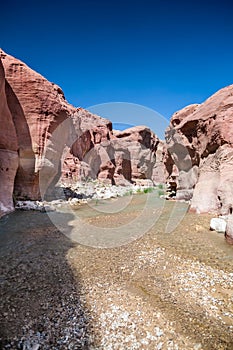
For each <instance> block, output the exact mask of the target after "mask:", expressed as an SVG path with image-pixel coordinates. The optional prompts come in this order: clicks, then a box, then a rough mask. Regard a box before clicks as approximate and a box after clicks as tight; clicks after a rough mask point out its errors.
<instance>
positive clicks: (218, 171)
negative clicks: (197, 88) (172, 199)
mask: <svg viewBox="0 0 233 350" xmlns="http://www.w3.org/2000/svg"><path fill="white" fill-rule="evenodd" d="M232 118H233V85H230V86H228V87H226V88H223V89H221V90H219V91H218V92H217V93H215V94H214V95H213V96H211V97H210V98H209V99H207V100H206V101H205V102H204V103H203V104H201V105H191V106H188V107H186V108H185V109H183V110H181V111H179V112H176V113H175V114H174V115H173V116H172V118H171V122H170V126H169V128H168V129H167V131H166V141H167V147H168V151H169V152H170V154H171V157H172V158H173V166H174V167H175V166H176V167H177V168H178V174H177V177H176V182H177V197H178V198H185V199H191V209H192V210H194V211H197V212H211V211H212V212H218V213H220V214H224V215H227V214H230V213H231V211H232V209H231V208H232V204H233V203H232V198H233V145H232V140H233V119H232ZM172 170H173V169H172V167H171V169H170V173H172Z"/></svg>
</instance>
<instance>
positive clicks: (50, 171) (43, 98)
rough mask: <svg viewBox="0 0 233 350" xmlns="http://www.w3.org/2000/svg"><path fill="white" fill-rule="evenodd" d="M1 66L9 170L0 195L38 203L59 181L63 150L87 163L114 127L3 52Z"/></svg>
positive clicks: (4, 161)
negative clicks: (74, 103) (70, 150)
mask: <svg viewBox="0 0 233 350" xmlns="http://www.w3.org/2000/svg"><path fill="white" fill-rule="evenodd" d="M0 60H1V62H2V65H1V96H0V97H1V102H0V103H1V110H2V112H1V121H2V123H1V125H2V126H3V127H2V128H1V134H2V135H1V136H2V137H1V141H0V142H1V146H0V149H1V154H3V152H4V155H2V156H1V164H2V169H5V168H6V169H9V170H8V180H6V184H4V181H5V180H4V181H2V182H1V188H3V186H4V187H5V190H1V193H2V196H3V197H4V198H5V196H6V193H7V192H6V191H8V192H9V193H11V194H12V191H13V188H14V196H15V197H17V199H32V200H37V199H40V198H41V192H42V195H43V194H44V193H45V192H46V190H47V187H48V186H49V185H52V184H53V183H55V182H56V181H57V180H58V179H59V177H60V175H61V158H62V156H63V155H64V149H67V150H68V149H69V148H70V147H73V148H74V150H73V153H75V154H76V153H77V156H78V157H79V159H80V160H82V158H83V157H84V155H85V154H86V153H87V152H88V151H89V150H90V148H92V147H93V146H94V144H96V143H99V142H101V140H104V139H105V138H106V139H109V138H110V136H109V134H110V133H111V122H110V121H108V120H106V119H103V118H100V117H98V116H95V115H93V114H91V113H89V112H88V111H85V110H83V109H82V108H78V109H76V108H74V107H73V106H72V105H70V104H69V103H68V102H67V101H66V100H65V97H64V94H63V92H62V90H61V88H60V87H58V86H57V85H55V84H53V83H50V82H49V81H47V80H46V79H45V78H44V77H43V76H41V75H40V74H38V73H36V72H35V71H33V70H32V69H31V68H29V67H28V66H27V65H26V64H24V63H23V62H21V61H20V60H18V59H16V58H14V57H12V56H10V55H7V54H6V53H5V52H3V51H2V50H0ZM4 70H5V76H6V79H4ZM13 139H14V142H13V141H12V140H13ZM6 150H7V152H8V153H6ZM12 152H15V153H12ZM11 163H12V164H13V163H14V166H13V165H12V166H11ZM42 169H43V170H42ZM16 170H17V172H16ZM41 170H42V171H41ZM4 171H5V170H4ZM15 172H16V176H15ZM5 179H7V178H6V177H5ZM8 197H9V196H8V195H7V198H8ZM11 197H12V196H11ZM1 203H2V206H5V204H6V203H5V200H4V201H1ZM9 205H10V207H11V208H12V200H11V204H9Z"/></svg>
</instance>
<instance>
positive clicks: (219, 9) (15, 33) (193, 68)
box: [0, 0, 233, 124]
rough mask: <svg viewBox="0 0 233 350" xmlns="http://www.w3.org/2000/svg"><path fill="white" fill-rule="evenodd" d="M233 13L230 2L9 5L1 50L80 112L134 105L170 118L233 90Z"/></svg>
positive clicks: (147, 0) (146, 0)
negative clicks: (107, 105)
mask: <svg viewBox="0 0 233 350" xmlns="http://www.w3.org/2000/svg"><path fill="white" fill-rule="evenodd" d="M35 4H36V5H35ZM232 10H233V5H232V4H231V1H227V0H222V1H215V0H213V1H204V0H203V1H199V0H197V1H195V2H188V1H186V2H184V1H156V0H155V1H152V0H143V1H139V0H134V1H133V0H132V1H131V0H125V1H123V0H118V1H114V0H113V1H102V0H99V1H94V0H85V1H69V0H67V1H66V2H59V1H56V2H48V3H46V2H45V1H44V0H42V1H38V2H32V1H24V0H22V1H13V2H9V1H8V2H5V3H4V4H2V5H1V27H2V30H1V36H0V47H2V49H3V50H4V51H6V52H8V53H10V54H12V55H13V56H15V57H18V58H20V59H21V60H23V61H24V62H26V63H27V64H28V65H29V66H30V67H32V68H33V69H35V70H36V71H38V72H40V73H41V74H42V75H44V76H45V77H46V78H47V79H49V80H50V81H53V82H56V83H57V84H58V85H60V86H61V87H62V89H63V91H64V93H65V96H66V98H67V100H68V101H69V102H70V103H72V104H74V105H75V106H82V107H84V108H87V107H89V106H93V105H97V104H102V103H109V102H128V103H135V104H139V105H143V106H146V107H148V108H150V109H153V110H156V111H157V112H159V113H160V114H162V115H163V116H164V117H166V118H170V116H171V115H172V113H174V112H175V111H176V110H178V109H180V108H182V107H184V106H186V105H188V104H190V103H199V102H203V101H204V100H205V99H206V98H207V97H209V96H210V95H211V94H213V93H214V92H215V91H217V90H218V89H220V88H222V87H224V86H226V85H229V84H232V83H233V44H232V43H233V20H232V13H233V11H232ZM125 122H126V123H127V120H125ZM130 124H131V122H130ZM143 124H145V123H143Z"/></svg>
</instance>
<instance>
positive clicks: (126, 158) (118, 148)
mask: <svg viewBox="0 0 233 350" xmlns="http://www.w3.org/2000/svg"><path fill="white" fill-rule="evenodd" d="M99 130H100V131H101V130H102V129H101V128H99ZM93 134H94V135H93ZM95 134H96V131H95V130H94V132H92V133H89V136H88V135H86V136H85V137H88V140H89V141H88V142H91V141H90V140H92V142H93V145H94V147H92V148H89V151H88V152H86V153H85V155H84V157H80V155H79V152H78V149H79V147H80V146H79V144H78V143H77V144H74V146H73V147H72V149H71V151H70V153H71V154H70V155H69V157H68V158H69V160H67V159H66V161H65V167H64V168H63V173H64V174H69V176H70V177H71V178H72V177H73V178H75V179H79V180H80V179H82V178H83V179H85V178H88V177H90V178H92V179H98V180H100V181H102V182H105V183H108V184H116V185H128V184H129V183H132V182H137V180H145V179H151V180H153V181H154V182H156V183H160V182H164V181H165V167H164V164H163V161H162V159H163V156H164V144H163V143H162V142H161V141H160V140H159V139H158V138H157V136H156V135H155V134H154V133H153V132H152V131H151V130H150V129H149V128H147V127H145V126H137V127H133V128H130V129H127V130H124V131H121V132H119V131H114V132H113V133H107V134H106V130H105V132H102V133H101V135H99V136H98V137H97V138H96V135H95ZM93 136H94V137H95V138H93ZM72 155H73V156H74V157H73V158H72ZM80 160H81V161H82V162H80ZM75 164H78V166H76V165H75ZM67 167H68V172H67ZM75 169H76V170H77V171H76V172H75ZM69 176H68V175H67V178H69ZM63 177H64V176H63Z"/></svg>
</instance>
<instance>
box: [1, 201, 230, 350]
mask: <svg viewBox="0 0 233 350" xmlns="http://www.w3.org/2000/svg"><path fill="white" fill-rule="evenodd" d="M144 197H145V195H140V196H135V197H134V199H133V201H132V202H131V204H130V206H129V208H128V211H127V215H124V218H123V217H122V213H120V212H117V213H112V214H111V213H110V214H109V213H107V214H106V213H101V214H99V215H98V216H95V217H93V215H92V214H91V213H92V212H91V211H90V209H89V207H88V205H84V207H82V209H80V210H81V211H82V212H83V216H82V219H83V220H84V221H85V222H88V223H91V224H92V225H96V226H99V227H100V226H101V227H103V228H104V227H110V226H112V227H115V226H119V225H121V223H122V222H123V221H122V220H123V219H124V220H126V221H127V220H128V221H132V220H133V219H134V218H135V215H137V213H138V212H139V211H140V210H141V208H142V207H143V205H144V204H143V200H144ZM173 205H174V204H173V203H171V202H166V203H165V205H164V208H163V211H162V213H161V215H160V217H159V219H158V221H157V222H156V224H155V225H154V226H153V227H152V228H151V229H150V230H149V231H148V232H146V233H145V234H144V235H143V236H142V237H141V238H139V239H136V240H135V241H133V242H131V243H130V244H127V245H123V246H120V247H115V248H111V249H97V248H93V247H87V246H84V245H80V244H78V243H76V242H72V241H71V240H70V239H68V238H67V237H66V236H65V235H63V234H62V233H61V232H59V231H58V230H57V228H55V227H54V226H53V224H52V223H51V221H50V220H49V218H48V216H47V214H46V213H40V212H22V211H18V212H16V213H13V214H11V215H8V217H5V218H3V219H2V220H1V222H0V230H1V231H0V232H1V248H0V256H1V265H0V269H1V277H0V297H1V306H0V311H1V321H0V339H1V340H0V348H2V349H24V350H37V349H54V350H55V349H92V350H94V349H96V350H108V349H109V350H110V349H116V350H121V349H122V350H125V349H126V350H127V349H128V350H133V349H140V350H141V349H142V350H144V349H145V350H146V349H149V350H150V349H151V350H155V349H158V350H159V349H164V350H179V349H180V350H191V349H193V350H201V349H203V350H214V349H216V350H231V349H233V269H232V268H233V250H232V247H230V246H228V245H227V244H226V243H225V241H224V236H223V235H220V234H217V233H216V232H211V231H209V221H210V216H209V215H194V214H192V213H188V214H186V215H185V216H184V218H183V220H182V221H181V223H180V224H179V225H178V226H177V227H176V228H175V229H174V230H173V232H172V233H170V234H165V233H164V230H165V226H166V224H167V220H168V217H169V215H170V213H171V211H172V208H173ZM91 210H93V208H92V209H91ZM84 214H85V215H84ZM89 214H90V215H89ZM124 224H125V221H124Z"/></svg>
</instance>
